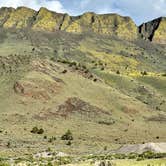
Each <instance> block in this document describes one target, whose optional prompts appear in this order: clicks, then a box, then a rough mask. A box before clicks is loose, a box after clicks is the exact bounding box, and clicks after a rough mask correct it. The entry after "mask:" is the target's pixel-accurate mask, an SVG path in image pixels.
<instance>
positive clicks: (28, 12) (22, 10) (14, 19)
mask: <svg viewBox="0 0 166 166" xmlns="http://www.w3.org/2000/svg"><path fill="white" fill-rule="evenodd" d="M35 13H36V12H35V11H34V10H32V9H29V8H26V7H19V8H17V9H16V10H13V11H12V12H11V13H10V16H9V18H8V19H7V21H6V22H5V23H4V25H3V27H4V28H13V27H14V28H26V27H28V26H29V24H30V21H31V19H32V18H33V16H34V15H35Z"/></svg>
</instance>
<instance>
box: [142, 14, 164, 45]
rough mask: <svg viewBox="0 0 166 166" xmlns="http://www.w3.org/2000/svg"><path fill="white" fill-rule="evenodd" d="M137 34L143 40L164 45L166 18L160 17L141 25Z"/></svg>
mask: <svg viewBox="0 0 166 166" xmlns="http://www.w3.org/2000/svg"><path fill="white" fill-rule="evenodd" d="M139 32H140V34H141V36H142V37H143V38H144V39H145V40H150V41H152V42H155V43H160V44H166V18H164V17H161V18H157V19H155V20H152V21H150V22H147V23H144V24H142V25H141V26H140V27H139Z"/></svg>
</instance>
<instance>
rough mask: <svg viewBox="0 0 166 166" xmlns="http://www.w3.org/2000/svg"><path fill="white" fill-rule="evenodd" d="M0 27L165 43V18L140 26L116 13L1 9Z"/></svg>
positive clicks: (20, 8) (21, 8)
mask: <svg viewBox="0 0 166 166" xmlns="http://www.w3.org/2000/svg"><path fill="white" fill-rule="evenodd" d="M0 26H1V27H4V28H17V29H23V28H24V29H25V28H31V29H33V30H38V31H51V32H55V31H58V30H60V31H66V32H72V33H84V32H94V33H97V34H106V35H111V36H118V37H119V38H122V39H126V40H135V39H137V38H139V37H141V38H143V39H145V40H150V41H153V42H155V43H160V44H165V43H166V37H165V36H166V18H164V17H161V18H157V19H155V20H152V21H149V22H147V23H143V24H142V25H140V26H139V27H137V26H136V25H135V23H134V22H133V20H132V19H131V18H129V17H122V16H120V15H118V14H102V15H98V14H95V13H90V12H88V13H84V14H83V15H80V16H76V17H73V16H69V15H68V14H60V13H56V12H53V11H49V10H48V9H46V8H43V7H42V8H41V9H40V10H39V11H34V10H32V9H29V8H26V7H18V8H17V9H14V8H5V7H3V8H1V9H0Z"/></svg>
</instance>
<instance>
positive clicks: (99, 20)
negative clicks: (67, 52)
mask: <svg viewBox="0 0 166 166" xmlns="http://www.w3.org/2000/svg"><path fill="white" fill-rule="evenodd" d="M66 31H67V32H78V33H81V32H86V31H93V32H95V33H99V34H109V35H116V36H118V37H120V38H125V39H129V40H133V39H135V38H137V26H136V25H135V23H134V22H133V21H132V20H131V19H130V18H129V17H121V16H119V15H116V14H105V15H97V14H95V13H85V14H83V15H82V16H79V17H77V18H76V19H75V20H74V21H73V22H72V23H71V24H70V25H69V26H68V27H67V28H66Z"/></svg>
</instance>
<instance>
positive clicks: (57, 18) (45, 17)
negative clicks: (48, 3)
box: [32, 8, 63, 31]
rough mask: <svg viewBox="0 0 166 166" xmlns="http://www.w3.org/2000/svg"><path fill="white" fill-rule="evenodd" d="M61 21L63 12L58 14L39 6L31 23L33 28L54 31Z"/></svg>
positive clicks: (57, 28)
mask: <svg viewBox="0 0 166 166" xmlns="http://www.w3.org/2000/svg"><path fill="white" fill-rule="evenodd" d="M62 21H63V14H58V13H54V12H51V11H49V10H47V9H46V8H41V9H40V10H39V12H38V15H37V17H36V21H35V22H34V24H33V27H32V28H33V29H35V30H47V31H55V30H59V27H60V24H61V22H62Z"/></svg>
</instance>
